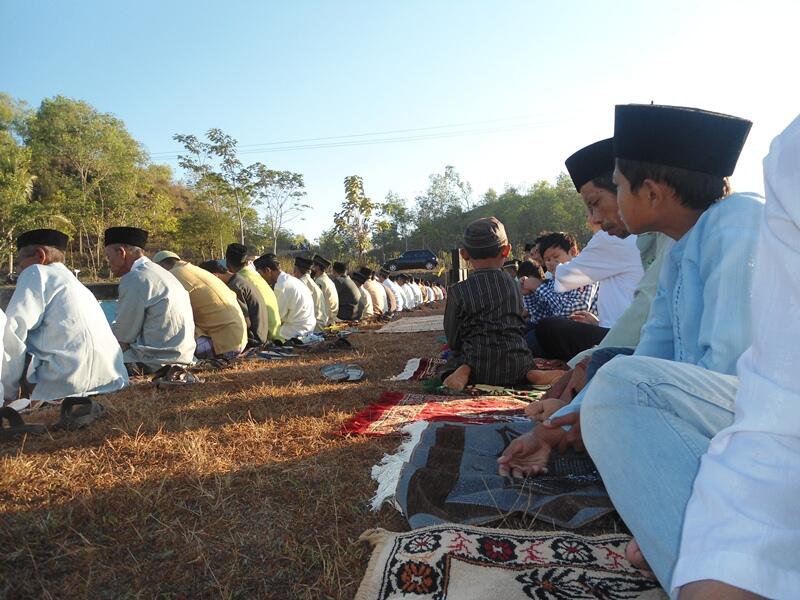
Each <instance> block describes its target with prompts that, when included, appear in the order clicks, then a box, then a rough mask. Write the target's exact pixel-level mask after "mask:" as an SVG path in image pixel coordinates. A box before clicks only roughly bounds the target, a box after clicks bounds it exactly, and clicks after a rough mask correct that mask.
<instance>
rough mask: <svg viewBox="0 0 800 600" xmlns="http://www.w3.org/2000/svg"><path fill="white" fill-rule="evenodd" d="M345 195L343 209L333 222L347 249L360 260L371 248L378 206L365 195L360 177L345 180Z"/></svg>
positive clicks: (352, 176)
mask: <svg viewBox="0 0 800 600" xmlns="http://www.w3.org/2000/svg"><path fill="white" fill-rule="evenodd" d="M344 195H345V199H344V202H343V203H342V209H341V210H340V211H339V212H337V213H336V214H335V215H334V216H333V222H334V223H335V224H336V226H337V227H338V228H339V233H340V234H341V236H342V238H343V239H344V240H345V243H346V245H347V248H348V249H349V250H351V251H355V253H356V254H357V255H358V257H359V258H360V257H362V256H363V255H364V253H365V252H366V251H368V250H369V249H370V247H371V237H372V231H373V228H374V221H373V219H374V216H373V215H374V212H375V209H376V204H375V202H373V201H372V199H371V198H368V197H367V196H366V194H365V193H364V182H363V180H362V179H361V177H359V176H358V175H350V176H349V177H345V178H344Z"/></svg>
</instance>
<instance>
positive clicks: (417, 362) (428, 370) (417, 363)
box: [387, 358, 447, 381]
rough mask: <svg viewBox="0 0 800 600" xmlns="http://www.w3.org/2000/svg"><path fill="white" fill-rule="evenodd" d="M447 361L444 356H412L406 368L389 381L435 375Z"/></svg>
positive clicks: (415, 379) (417, 378)
mask: <svg viewBox="0 0 800 600" xmlns="http://www.w3.org/2000/svg"><path fill="white" fill-rule="evenodd" d="M446 362H447V361H446V360H445V359H443V358H410V359H409V360H408V362H407V363H406V367H405V369H403V372H402V373H400V374H399V375H395V376H394V377H390V378H389V379H388V380H387V381H420V380H422V379H428V378H430V377H434V376H435V375H436V372H437V371H438V370H439V367H441V366H442V365H443V364H445V363H446Z"/></svg>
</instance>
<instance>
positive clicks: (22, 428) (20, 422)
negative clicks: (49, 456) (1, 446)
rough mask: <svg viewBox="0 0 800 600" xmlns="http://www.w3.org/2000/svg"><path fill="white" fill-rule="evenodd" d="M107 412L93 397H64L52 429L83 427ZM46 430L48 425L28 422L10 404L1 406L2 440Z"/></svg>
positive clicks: (0, 428) (0, 438) (0, 426)
mask: <svg viewBox="0 0 800 600" xmlns="http://www.w3.org/2000/svg"><path fill="white" fill-rule="evenodd" d="M105 412H106V409H105V408H104V407H103V405H102V404H100V403H99V402H97V401H95V400H92V399H91V398H85V397H84V398H64V401H63V402H62V403H61V415H60V418H59V419H58V421H57V422H56V423H55V424H54V425H53V427H52V429H53V430H66V431H74V430H76V429H82V428H83V427H86V426H87V425H90V424H91V423H94V422H95V421H96V420H97V419H99V418H100V417H102V416H103V414H105ZM6 422H7V423H8V425H7V426H6V424H5V423H6ZM46 432H47V427H45V426H44V425H42V424H41V423H26V422H25V420H24V419H23V418H22V415H20V414H19V413H18V412H17V411H16V410H14V409H13V408H11V407H10V406H4V407H2V408H0V440H5V439H11V438H13V437H16V436H18V435H25V434H32V435H42V434H44V433H46Z"/></svg>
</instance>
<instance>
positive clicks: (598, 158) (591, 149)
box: [564, 138, 614, 192]
mask: <svg viewBox="0 0 800 600" xmlns="http://www.w3.org/2000/svg"><path fill="white" fill-rule="evenodd" d="M564 165H565V166H566V167H567V171H569V176H570V177H571V178H572V183H574V184H575V189H576V190H578V191H579V192H580V191H581V188H582V187H583V186H584V185H586V184H587V183H589V182H590V181H591V180H592V179H594V178H595V177H600V176H601V175H605V174H606V173H611V172H613V171H614V138H608V139H605V140H600V141H599V142H595V143H594V144H589V145H588V146H586V147H585V148H581V149H580V150H578V151H577V152H575V153H574V154H573V155H572V156H570V157H569V158H568V159H567V160H565V161H564Z"/></svg>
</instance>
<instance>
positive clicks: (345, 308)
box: [333, 275, 361, 321]
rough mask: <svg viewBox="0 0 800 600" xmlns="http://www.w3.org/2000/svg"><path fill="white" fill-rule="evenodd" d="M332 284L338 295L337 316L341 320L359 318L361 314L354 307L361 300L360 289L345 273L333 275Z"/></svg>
mask: <svg viewBox="0 0 800 600" xmlns="http://www.w3.org/2000/svg"><path fill="white" fill-rule="evenodd" d="M333 284H334V285H335V286H336V292H337V294H338V296H339V314H338V317H339V318H340V319H341V320H343V321H352V320H358V319H360V318H361V314H360V313H359V312H358V311H357V309H356V307H357V306H358V303H359V301H360V300H361V291H360V290H359V289H358V287H357V286H356V284H355V283H354V282H353V280H352V279H350V278H349V277H348V276H347V275H343V276H340V277H334V278H333Z"/></svg>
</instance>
